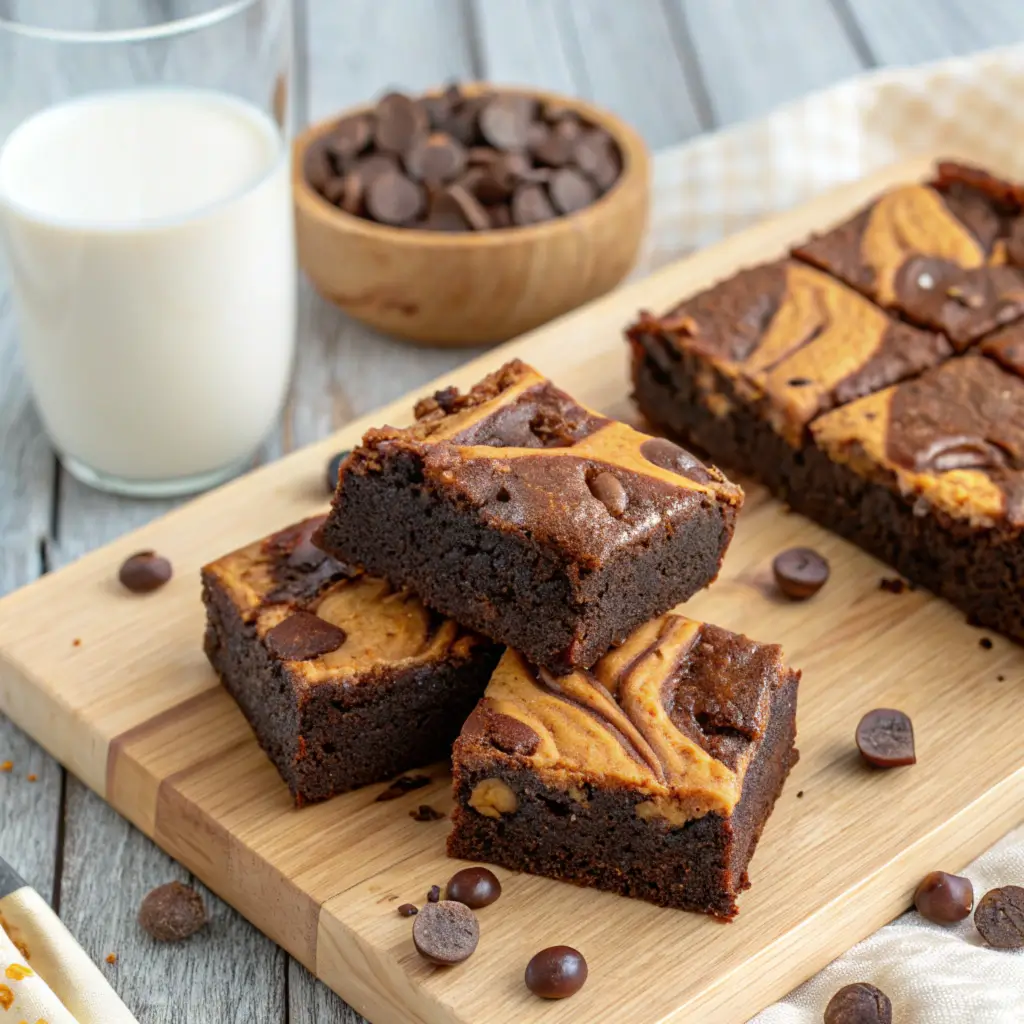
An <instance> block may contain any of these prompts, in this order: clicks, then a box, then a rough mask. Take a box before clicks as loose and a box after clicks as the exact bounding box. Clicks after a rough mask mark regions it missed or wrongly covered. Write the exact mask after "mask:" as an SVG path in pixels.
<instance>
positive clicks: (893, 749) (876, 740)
mask: <svg viewBox="0 0 1024 1024" xmlns="http://www.w3.org/2000/svg"><path fill="white" fill-rule="evenodd" d="M856 738H857V749H858V750H859V751H860V754H861V757H863V758H864V760H865V761H866V762H867V763H868V764H869V765H871V766H872V767H874V768H900V767H903V766H904V765H910V764H916V763H917V755H916V753H915V751H914V726H913V723H912V722H911V721H910V718H909V717H908V716H907V715H905V714H904V713H903V712H902V711H896V710H893V709H892V708H875V709H874V710H873V711H869V712H868V713H867V714H866V715H865V716H864V717H863V718H862V719H861V720H860V723H859V724H858V725H857V736H856Z"/></svg>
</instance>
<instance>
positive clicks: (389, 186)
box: [366, 171, 426, 227]
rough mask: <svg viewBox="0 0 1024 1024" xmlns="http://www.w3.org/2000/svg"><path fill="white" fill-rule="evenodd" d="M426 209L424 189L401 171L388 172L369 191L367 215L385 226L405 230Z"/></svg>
mask: <svg viewBox="0 0 1024 1024" xmlns="http://www.w3.org/2000/svg"><path fill="white" fill-rule="evenodd" d="M425 206H426V198H425V196H424V192H423V189H422V188H421V187H420V186H419V185H417V184H416V183H415V182H414V181H410V180H409V179H408V178H406V177H405V176H404V175H403V174H399V173H398V171H387V172H385V173H383V174H381V175H380V176H379V177H378V178H376V179H375V180H374V181H373V182H371V183H370V185H369V187H368V188H367V190H366V212H367V213H368V214H369V215H370V216H371V217H372V218H373V219H374V220H375V221H378V222H379V223H381V224H390V225H392V226H394V227H401V226H402V225H403V224H408V223H410V222H411V221H413V220H415V219H416V218H417V217H418V216H419V215H420V214H421V213H422V212H423V209H424V207H425Z"/></svg>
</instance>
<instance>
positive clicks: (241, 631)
mask: <svg viewBox="0 0 1024 1024" xmlns="http://www.w3.org/2000/svg"><path fill="white" fill-rule="evenodd" d="M322 522H323V517H318V518H315V519H308V520H306V521H304V522H302V523H298V524H296V525H295V526H291V527H289V528H288V529H286V530H282V531H281V532H279V533H275V534H273V535H272V536H270V537H267V538H265V539H264V540H261V541H257V542H256V543H254V544H250V545H249V546H248V547H244V548H242V549H241V550H239V551H235V552H234V553H232V554H229V555H225V556H224V557H223V558H220V559H218V560H217V561H216V562H212V563H211V564H210V565H207V566H206V567H205V568H204V569H203V573H202V576H203V600H204V601H205V603H206V611H207V626H206V653H207V655H208V656H209V659H210V661H211V663H212V664H213V667H214V668H215V669H216V671H217V673H218V675H219V676H220V679H221V682H222V683H223V684H224V686H225V687H226V688H227V690H228V692H229V693H230V694H231V695H232V697H234V698H235V700H236V701H237V702H238V704H239V707H240V708H241V709H242V712H243V713H244V715H245V717H246V718H247V719H248V720H249V724H250V725H251V726H252V728H253V731H254V732H255V733H256V738H257V739H258V740H259V743H260V746H261V747H262V748H263V749H264V750H265V751H266V753H267V755H268V756H269V758H270V760H271V761H273V763H274V765H275V767H276V768H277V770H278V771H279V772H280V773H281V777H282V778H283V779H284V781H285V782H286V783H287V784H288V788H289V789H290V790H291V793H292V796H293V797H294V798H295V802H296V803H297V804H299V805H302V804H305V803H311V802H313V801H317V800H325V799H327V798H328V797H331V796H334V795H335V794H337V793H343V792H345V791H346V790H350V789H354V788H356V787H358V786H365V785H368V784H369V783H373V782H381V781H384V780H387V779H391V778H393V777H394V776H395V775H397V774H399V773H400V772H402V771H405V770H406V769H407V768H412V767H416V766H420V765H425V764H429V763H430V762H432V761H436V760H439V759H447V758H448V757H449V755H450V753H451V743H452V740H453V739H454V738H455V736H456V735H457V734H458V732H459V729H460V727H461V726H462V723H463V722H464V721H465V719H466V716H467V715H468V714H469V713H470V711H471V710H472V709H473V706H474V704H475V703H476V701H477V699H478V698H479V697H480V694H481V693H482V692H483V689H484V686H485V685H486V683H487V679H488V677H489V676H490V674H491V671H492V670H493V668H494V666H495V664H496V663H497V661H498V658H499V656H500V653H501V651H500V648H498V647H497V646H496V645H495V644H492V643H491V642H490V641H488V640H485V639H483V638H482V637H479V636H476V635H475V634H473V633H470V632H468V631H467V630H465V629H462V628H461V627H459V626H457V625H456V624H455V623H454V622H451V621H449V620H445V619H443V618H441V617H440V616H438V615H435V614H434V613H432V612H430V611H429V610H428V609H427V608H426V607H424V605H423V604H422V603H421V602H420V601H419V599H418V598H416V597H415V596H414V595H413V594H411V593H409V592H408V591H402V590H397V591H396V590H395V589H393V588H392V587H391V586H390V585H389V584H388V583H386V582H384V581H383V580H380V579H375V578H373V577H371V576H367V575H365V574H364V573H362V572H361V571H358V570H355V569H353V568H351V567H349V566H347V565H344V564H342V563H340V562H338V561H336V560H335V559H333V558H331V557H329V556H328V555H327V554H325V553H324V552H323V551H321V550H320V549H319V548H317V547H316V546H315V545H314V544H313V543H312V541H311V537H312V534H313V533H314V531H315V530H316V529H318V528H319V526H320V525H321V524H322Z"/></svg>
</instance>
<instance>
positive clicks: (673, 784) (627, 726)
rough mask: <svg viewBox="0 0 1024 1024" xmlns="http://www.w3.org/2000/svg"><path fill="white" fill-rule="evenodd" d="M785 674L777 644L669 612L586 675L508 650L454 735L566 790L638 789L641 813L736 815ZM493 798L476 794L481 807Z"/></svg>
mask: <svg viewBox="0 0 1024 1024" xmlns="http://www.w3.org/2000/svg"><path fill="white" fill-rule="evenodd" d="M790 678H792V676H791V674H790V673H788V672H787V670H786V669H785V667H784V665H783V660H782V651H781V649H780V648H779V647H777V646H775V645H772V644H758V643H755V642H754V641H752V640H749V639H747V638H746V637H743V636H738V635H736V634H734V633H729V632H727V631H726V630H723V629H719V628H718V627H717V626H712V625H707V624H704V623H700V622H696V621H694V620H692V619H688V618H685V617H684V616H682V615H679V614H677V613H674V612H670V613H668V614H667V615H663V616H661V617H660V618H657V619H654V620H652V621H651V622H648V623H646V624H645V625H643V626H641V627H640V629H638V630H636V631H635V632H634V633H633V634H632V635H631V636H630V637H629V638H628V639H627V640H626V642H625V643H624V644H622V646H621V647H618V648H616V649H614V650H612V651H610V652H609V653H608V654H606V655H605V656H604V657H603V658H602V659H601V660H600V661H599V662H598V663H597V664H596V665H595V666H594V668H593V669H591V670H590V671H576V672H573V673H571V674H569V675H565V676H554V675H552V674H551V673H549V672H547V671H546V670H544V669H535V668H534V667H532V666H530V665H528V664H527V663H526V661H525V660H524V659H523V658H522V657H521V656H520V655H519V654H517V653H516V652H514V651H511V650H509V651H506V652H505V655H504V657H503V658H502V660H501V662H499V664H498V667H497V669H496V670H495V672H494V675H493V676H492V677H491V681H490V683H489V684H488V687H487V690H486V692H485V694H484V697H483V699H482V700H481V702H480V704H479V705H478V706H477V709H476V710H475V711H474V712H473V714H472V716H471V717H470V718H469V720H468V721H467V722H466V724H465V726H464V727H463V730H462V735H461V737H460V741H459V742H460V744H463V746H464V748H465V746H467V745H468V746H478V747H482V748H486V749H488V750H489V751H490V753H491V755H495V754H497V756H498V757H509V758H513V759H518V760H520V761H525V762H528V763H529V765H530V767H531V769H532V770H533V771H535V772H537V773H538V774H540V775H541V776H542V777H543V779H544V781H545V782H546V783H547V784H548V785H553V786H557V787H560V788H562V789H566V790H568V792H569V793H570V795H573V794H576V795H577V796H580V797H581V796H582V794H583V793H584V790H583V787H584V786H586V785H587V784H588V783H593V784H597V785H600V786H603V787H609V786H611V787H618V788H628V789H631V790H636V791H639V792H640V793H641V794H642V795H643V797H644V799H643V801H642V802H641V803H640V804H639V805H638V808H637V813H638V814H639V815H640V816H641V817H644V818H660V819H664V820H667V821H669V822H670V823H672V824H682V823H683V822H685V821H688V820H690V819H692V818H698V817H703V816H704V815H705V814H707V813H709V812H712V811H714V812H717V813H719V814H723V815H728V814H730V813H731V812H732V809H733V808H734V807H735V806H736V803H737V801H738V800H739V798H740V795H741V793H742V789H743V779H744V775H745V772H746V769H747V765H748V763H749V761H750V759H751V757H752V756H753V753H754V751H755V750H756V748H757V745H758V744H759V743H760V741H761V739H762V737H763V736H764V733H765V729H766V727H767V724H768V717H769V709H770V706H771V700H772V696H773V694H774V692H775V690H776V689H777V688H778V687H779V686H780V685H781V684H782V683H784V682H786V681H787V680H788V679H790ZM493 796H494V794H493V793H492V792H490V790H489V789H488V788H487V787H486V786H485V787H484V788H483V790H482V791H481V792H480V793H479V794H475V796H474V798H473V799H476V800H477V801H478V802H481V801H483V802H484V803H483V804H482V806H483V809H482V810H481V813H485V814H486V813H487V811H488V808H487V806H486V801H487V800H488V799H490V798H492V797H493ZM574 798H575V797H574ZM473 799H471V801H470V804H471V806H473ZM478 809H479V808H478Z"/></svg>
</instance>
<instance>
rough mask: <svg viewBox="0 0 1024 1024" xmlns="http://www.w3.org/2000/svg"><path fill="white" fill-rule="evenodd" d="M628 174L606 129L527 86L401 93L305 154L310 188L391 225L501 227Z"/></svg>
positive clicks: (592, 193) (554, 210) (548, 213)
mask: <svg viewBox="0 0 1024 1024" xmlns="http://www.w3.org/2000/svg"><path fill="white" fill-rule="evenodd" d="M621 173H622V154H621V153H620V152H619V149H618V146H617V145H616V143H615V141H614V139H613V138H612V137H611V135H609V133H608V132H607V131H605V130H604V129H603V128H601V127H599V126H597V125H594V124H591V123H589V122H588V121H586V120H585V119H584V118H583V117H581V116H580V114H579V113H578V112H577V111H576V110H574V109H573V108H571V107H570V106H568V105H565V104H562V103H553V102H546V103H545V102H541V101H539V100H537V99H535V98H534V97H532V96H529V95H526V94H524V93H517V92H513V91H509V90H488V91H484V92H481V93H475V92H474V93H463V92H462V90H461V89H460V88H459V87H458V86H456V85H452V86H449V87H448V88H447V89H446V90H445V91H444V92H443V93H441V94H440V95H435V94H427V95H425V96H421V97H418V98H412V97H409V96H405V95H402V94H401V93H389V94H388V95H387V96H384V97H383V98H382V99H380V100H379V101H378V102H377V105H376V106H375V107H374V108H373V109H372V110H369V111H366V112H364V113H360V114H354V115H351V116H349V117H344V118H342V119H341V120H339V121H338V122H337V123H336V124H335V125H334V126H333V127H332V129H331V130H330V132H328V133H327V134H326V135H324V136H322V137H321V138H320V139H318V140H317V141H316V142H314V143H313V144H312V145H311V146H310V147H309V149H308V150H307V153H306V157H305V176H306V180H307V182H308V183H309V185H310V186H311V187H312V188H313V189H314V190H315V191H316V192H318V193H319V194H320V195H321V196H323V198H324V199H326V200H327V201H328V202H329V203H332V204H333V205H335V206H337V207H339V208H340V209H342V210H344V211H345V212H346V213H350V214H353V215H355V216H358V217H364V218H367V219H369V220H374V221H377V222H378V223H380V224H386V225H389V226H391V227H404V228H420V229H425V230H428V231H491V230H500V229H507V228H513V227H526V226H529V225H531V224H542V223H544V222H545V221H550V220H554V219H555V218H557V217H561V216H568V215H571V214H573V213H577V212H578V211H580V210H583V209H585V208H586V207H588V206H590V205H592V204H593V203H595V202H597V200H598V199H600V198H601V196H603V195H604V194H605V193H606V192H607V191H608V190H609V189H611V188H613V187H614V185H615V183H616V182H617V181H618V179H619V176H620V174H621Z"/></svg>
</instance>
